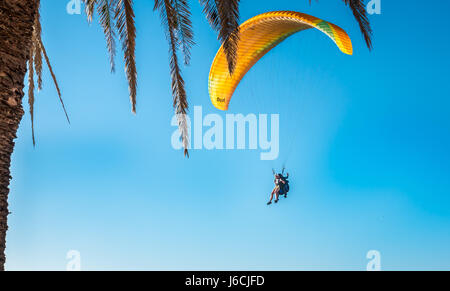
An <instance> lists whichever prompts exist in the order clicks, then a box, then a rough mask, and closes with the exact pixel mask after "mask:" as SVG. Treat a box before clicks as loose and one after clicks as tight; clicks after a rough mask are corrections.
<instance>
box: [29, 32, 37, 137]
mask: <svg viewBox="0 0 450 291" xmlns="http://www.w3.org/2000/svg"><path fill="white" fill-rule="evenodd" d="M35 45H36V34H35V32H33V36H32V41H31V48H30V57H29V59H28V104H29V106H30V118H31V137H32V138H33V146H35V145H36V141H35V138H34V68H33V64H34V54H35Z"/></svg>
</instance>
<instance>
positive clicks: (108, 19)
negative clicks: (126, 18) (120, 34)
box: [97, 0, 116, 72]
mask: <svg viewBox="0 0 450 291" xmlns="http://www.w3.org/2000/svg"><path fill="white" fill-rule="evenodd" d="M114 2H115V1H114V0H112V1H109V0H99V2H98V6H97V10H98V14H99V15H100V24H101V26H102V27H103V32H104V34H105V38H106V44H107V47H108V53H109V62H110V64H111V72H114V71H115V62H114V58H115V56H116V40H115V37H116V35H115V32H114V27H113V14H114V10H113V5H114V4H115V3H114Z"/></svg>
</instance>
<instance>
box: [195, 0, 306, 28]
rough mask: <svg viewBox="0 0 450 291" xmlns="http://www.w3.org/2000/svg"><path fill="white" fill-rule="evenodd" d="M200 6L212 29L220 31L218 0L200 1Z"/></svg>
mask: <svg viewBox="0 0 450 291" xmlns="http://www.w3.org/2000/svg"><path fill="white" fill-rule="evenodd" d="M310 1H311V0H310ZM200 4H201V5H202V6H203V13H205V15H206V18H207V19H208V22H209V24H210V25H211V27H212V29H214V30H215V31H219V30H220V18H219V12H218V11H217V5H216V0H200Z"/></svg>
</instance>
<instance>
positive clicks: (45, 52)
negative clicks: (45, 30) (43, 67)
mask: <svg viewBox="0 0 450 291" xmlns="http://www.w3.org/2000/svg"><path fill="white" fill-rule="evenodd" d="M37 43H38V44H39V47H40V49H41V51H42V54H43V55H44V59H45V62H46V63H47V67H48V70H49V71H50V75H51V76H52V79H53V83H54V84H55V87H56V92H57V93H58V97H59V102H60V103H61V106H62V108H63V110H64V114H65V115H66V119H67V122H68V123H69V124H70V119H69V115H68V114H67V110H66V106H65V105H64V101H63V99H62V97H61V90H60V89H59V85H58V81H57V80H56V76H55V73H54V72H53V68H52V65H51V63H50V59H49V57H48V55H47V51H46V50H45V47H44V44H43V43H42V39H41V38H38V39H37Z"/></svg>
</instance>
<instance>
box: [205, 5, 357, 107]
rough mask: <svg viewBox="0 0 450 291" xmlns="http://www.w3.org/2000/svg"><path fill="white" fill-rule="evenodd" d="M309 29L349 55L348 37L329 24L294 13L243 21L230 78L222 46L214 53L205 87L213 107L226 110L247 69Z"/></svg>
mask: <svg viewBox="0 0 450 291" xmlns="http://www.w3.org/2000/svg"><path fill="white" fill-rule="evenodd" d="M309 28H316V29H318V30H320V31H322V32H323V33H325V34H326V35H328V36H329V37H330V38H331V39H332V40H333V41H334V42H335V43H336V45H337V46H338V47H339V49H340V50H341V51H342V52H343V53H345V54H348V55H351V54H352V53H353V49H352V42H351V40H350V37H349V36H348V35H347V33H346V32H345V31H344V30H343V29H342V28H340V27H338V26H336V25H334V24H332V23H329V22H327V21H324V20H322V19H319V18H317V17H314V16H311V15H308V14H304V13H300V12H295V11H275V12H268V13H264V14H260V15H258V16H255V17H253V18H251V19H249V20H247V21H246V22H244V23H243V24H242V25H241V26H240V28H239V29H240V40H239V43H238V50H237V62H236V68H235V70H234V72H233V74H232V75H230V73H229V71H228V63H227V58H226V56H225V53H224V50H223V47H221V48H220V49H219V51H218V52H217V55H216V57H215V58H214V61H213V64H212V66H211V71H210V73H209V84H208V87H209V95H210V98H211V101H212V103H213V105H214V106H215V107H216V108H217V109H220V110H228V105H229V103H230V100H231V97H232V96H233V93H234V90H235V89H236V87H237V85H238V84H239V82H240V81H241V79H242V78H243V77H244V76H245V74H246V73H247V72H248V71H249V70H250V69H251V67H253V65H254V64H256V63H257V62H258V61H259V59H261V58H262V57H263V56H264V55H265V54H266V53H267V52H269V51H270V50H271V49H273V48H274V47H275V46H277V45H278V44H280V43H281V42H282V41H283V40H285V39H286V38H288V37H289V36H291V35H293V34H294V33H297V32H299V31H302V30H306V29H309Z"/></svg>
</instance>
